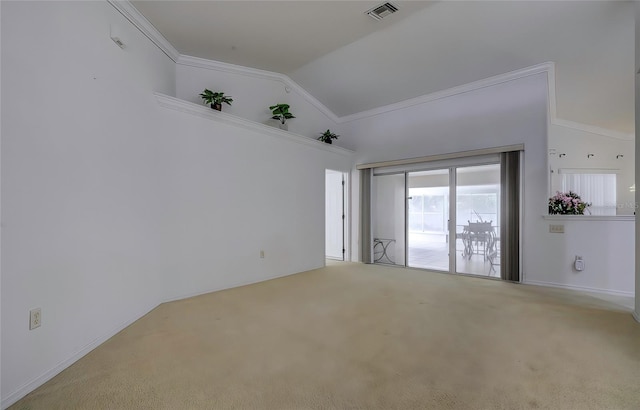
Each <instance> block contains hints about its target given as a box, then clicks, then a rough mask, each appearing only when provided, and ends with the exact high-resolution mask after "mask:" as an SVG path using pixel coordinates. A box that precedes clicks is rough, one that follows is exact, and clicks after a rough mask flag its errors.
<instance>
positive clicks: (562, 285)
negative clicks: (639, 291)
mask: <svg viewBox="0 0 640 410" xmlns="http://www.w3.org/2000/svg"><path fill="white" fill-rule="evenodd" d="M522 284H523V285H535V286H547V287H551V288H562V289H571V290H577V291H580V292H593V293H602V294H605V295H614V296H625V297H630V298H632V297H634V292H624V291H621V290H610V289H599V288H590V287H588V286H576V285H568V284H566V283H555V282H544V281H537V280H529V281H526V282H522Z"/></svg>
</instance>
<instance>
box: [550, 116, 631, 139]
mask: <svg viewBox="0 0 640 410" xmlns="http://www.w3.org/2000/svg"><path fill="white" fill-rule="evenodd" d="M551 124H553V125H557V126H559V127H565V128H571V129H574V130H579V131H584V132H588V133H590V134H596V135H600V136H603V137H609V138H615V139H619V140H625V141H633V140H635V134H633V133H630V134H625V133H623V132H618V131H614V130H609V129H606V128H600V127H596V126H595V125H589V124H583V123H580V122H575V121H569V120H563V119H561V118H552V119H551Z"/></svg>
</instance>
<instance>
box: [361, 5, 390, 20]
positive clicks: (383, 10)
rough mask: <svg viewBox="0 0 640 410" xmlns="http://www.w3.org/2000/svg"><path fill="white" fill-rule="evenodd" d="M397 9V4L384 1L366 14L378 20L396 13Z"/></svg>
mask: <svg viewBox="0 0 640 410" xmlns="http://www.w3.org/2000/svg"><path fill="white" fill-rule="evenodd" d="M396 11H398V8H397V7H396V6H394V5H393V4H391V3H384V4H381V5H379V6H376V7H374V8H372V9H371V10H369V11H367V13H366V14H368V15H369V16H371V17H372V18H374V19H376V20H382V19H383V18H385V17H387V16H389V15H391V14H393V13H395V12H396Z"/></svg>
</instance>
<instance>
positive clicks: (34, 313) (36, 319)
mask: <svg viewBox="0 0 640 410" xmlns="http://www.w3.org/2000/svg"><path fill="white" fill-rule="evenodd" d="M41 324H42V309H41V308H35V309H31V310H30V311H29V330H33V329H36V328H39V327H40V325H41Z"/></svg>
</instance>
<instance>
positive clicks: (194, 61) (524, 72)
mask: <svg viewBox="0 0 640 410" xmlns="http://www.w3.org/2000/svg"><path fill="white" fill-rule="evenodd" d="M107 3H109V4H110V5H112V6H113V7H114V8H115V9H116V10H117V11H118V12H120V14H122V15H123V16H124V17H125V18H126V19H127V20H129V22H131V24H133V25H134V26H135V27H136V28H137V29H138V30H140V32H141V33H142V34H144V35H145V36H146V37H147V38H148V39H149V40H151V42H152V43H154V44H155V45H156V46H157V47H158V48H160V50H162V52H164V53H165V54H166V55H167V56H168V57H169V58H170V59H171V60H173V61H174V62H175V63H176V64H181V65H186V66H192V67H198V68H204V69H208V70H215V71H220V72H226V73H234V74H241V75H246V76H251V77H255V78H260V79H266V80H271V81H279V82H281V83H283V84H284V85H285V86H286V87H289V88H290V89H291V90H292V91H293V92H295V93H296V94H298V95H299V96H301V97H302V98H304V99H305V100H306V101H307V102H308V103H310V104H311V105H313V106H314V107H315V108H316V109H318V110H319V111H320V112H321V113H323V114H324V115H325V116H326V117H327V118H328V119H330V120H331V121H333V122H334V123H336V124H344V123H348V122H351V121H356V120H360V119H364V118H368V117H372V116H376V115H380V114H385V113H388V112H392V111H397V110H402V109H405V108H409V107H412V106H415V105H419V104H425V103H428V102H431V101H436V100H439V99H442V98H447V97H452V96H454V95H458V94H463V93H466V92H470V91H474V90H479V89H482V88H486V87H491V86H495V85H498V84H502V83H506V82H509V81H513V80H517V79H520V78H524V77H528V76H531V75H535V74H540V73H545V72H546V73H547V80H548V86H549V94H548V100H549V113H548V114H549V120H550V123H551V124H553V125H557V126H560V127H566V128H572V129H575V130H580V131H584V132H588V133H592V134H596V135H601V136H605V137H610V138H616V139H621V140H635V135H634V134H633V133H628V134H627V133H622V132H618V131H614V130H610V129H605V128H600V127H597V126H593V125H588V124H583V123H579V122H575V121H570V120H564V119H560V118H558V117H557V105H556V75H555V63H553V62H545V63H541V64H537V65H533V66H530V67H525V68H523V69H520V70H515V71H511V72H508V73H504V74H499V75H496V76H493V77H489V78H485V79H482V80H478V81H474V82H471V83H467V84H463V85H460V86H457V87H452V88H448V89H446V90H441V91H436V92H434V93H430V94H426V95H422V96H420V97H416V98H411V99H408V100H404V101H400V102H397V103H394V104H389V105H385V106H383V107H378V108H374V109H371V110H367V111H362V112H359V113H355V114H351V115H347V116H343V117H338V116H337V115H336V114H334V113H333V112H332V111H331V110H330V109H329V108H327V107H326V106H325V105H324V104H322V103H321V102H320V101H319V100H317V99H316V98H315V97H314V96H312V95H311V94H309V93H308V92H307V90H305V89H304V88H302V87H301V86H300V85H298V83H296V82H295V81H293V80H292V79H291V78H290V77H288V76H286V75H284V74H280V73H275V72H271V71H265V70H260V69H256V68H251V67H244V66H239V65H234V64H228V63H223V62H219V61H213V60H207V59H203V58H198V57H191V56H186V55H181V54H180V53H179V52H178V50H176V49H175V48H174V47H173V46H172V45H171V43H169V41H167V39H166V38H164V36H163V35H162V34H160V32H159V31H158V30H157V29H156V28H155V27H154V26H153V24H151V23H150V22H149V20H147V19H146V18H145V17H144V16H143V15H142V13H140V12H139V11H138V9H136V8H135V7H134V6H133V4H131V2H130V1H128V0H107Z"/></svg>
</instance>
